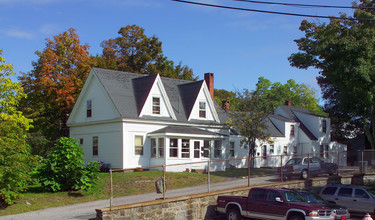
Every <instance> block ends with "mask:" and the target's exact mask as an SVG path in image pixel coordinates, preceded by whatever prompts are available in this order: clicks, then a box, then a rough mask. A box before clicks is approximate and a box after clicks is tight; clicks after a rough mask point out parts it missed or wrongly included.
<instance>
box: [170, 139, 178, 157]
mask: <svg viewBox="0 0 375 220" xmlns="http://www.w3.org/2000/svg"><path fill="white" fill-rule="evenodd" d="M169 142H170V143H169V157H177V156H178V146H177V144H178V139H176V138H171V139H170V141H169Z"/></svg>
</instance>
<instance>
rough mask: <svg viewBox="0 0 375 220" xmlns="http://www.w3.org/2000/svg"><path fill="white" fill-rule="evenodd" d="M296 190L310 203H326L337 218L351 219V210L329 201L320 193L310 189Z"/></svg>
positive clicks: (337, 219) (340, 219) (342, 219)
mask: <svg viewBox="0 0 375 220" xmlns="http://www.w3.org/2000/svg"><path fill="white" fill-rule="evenodd" d="M295 192H297V193H298V194H299V195H300V196H302V198H303V199H304V200H305V201H306V202H308V203H313V204H320V205H324V206H326V207H329V208H331V209H332V210H333V212H334V213H335V214H336V215H335V219H336V220H346V219H350V214H349V210H348V209H347V208H346V207H344V206H341V205H338V204H336V203H334V202H328V201H326V200H325V199H323V198H322V197H320V196H319V195H318V194H316V193H313V192H310V191H308V190H304V189H295Z"/></svg>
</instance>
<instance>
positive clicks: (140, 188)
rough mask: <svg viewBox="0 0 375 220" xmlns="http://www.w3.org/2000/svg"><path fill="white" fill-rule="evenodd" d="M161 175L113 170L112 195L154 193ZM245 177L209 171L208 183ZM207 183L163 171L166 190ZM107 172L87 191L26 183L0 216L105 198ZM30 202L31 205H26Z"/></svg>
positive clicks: (204, 178)
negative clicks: (49, 189) (48, 189)
mask: <svg viewBox="0 0 375 220" xmlns="http://www.w3.org/2000/svg"><path fill="white" fill-rule="evenodd" d="M275 172H276V171H275V170H274V169H251V175H252V176H253V175H267V174H274V173H275ZM161 176H163V172H161V171H144V172H127V173H123V172H121V173H116V172H115V173H113V196H114V197H121V196H129V195H137V194H144V193H150V192H155V181H156V180H157V179H158V178H159V177H161ZM244 176H247V169H246V168H243V169H227V170H226V171H220V172H211V175H210V178H211V179H210V181H211V183H214V182H220V181H226V180H228V177H229V178H240V177H244ZM206 183H207V175H206V174H199V173H189V172H170V173H166V184H167V190H169V189H177V188H183V187H188V186H196V185H201V184H206ZM109 197H110V178H109V173H100V174H99V180H98V182H97V184H96V185H95V186H94V187H93V188H91V189H90V190H88V191H86V192H85V191H77V192H56V193H51V192H42V191H41V188H40V186H39V185H33V186H30V187H29V188H28V189H27V191H26V192H24V193H23V194H22V197H21V198H20V199H18V200H17V201H16V203H15V204H14V205H12V206H9V207H7V208H1V209H0V216H5V215H12V214H18V213H22V212H30V211H35V210H40V209H45V208H51V207H57V206H65V205H71V204H76V203H82V202H89V201H94V200H101V199H109ZM26 203H30V204H31V205H27V204H26Z"/></svg>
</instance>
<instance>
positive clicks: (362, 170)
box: [361, 150, 365, 173]
mask: <svg viewBox="0 0 375 220" xmlns="http://www.w3.org/2000/svg"><path fill="white" fill-rule="evenodd" d="M364 151H365V150H362V167H361V173H363V172H364V169H363V153H364Z"/></svg>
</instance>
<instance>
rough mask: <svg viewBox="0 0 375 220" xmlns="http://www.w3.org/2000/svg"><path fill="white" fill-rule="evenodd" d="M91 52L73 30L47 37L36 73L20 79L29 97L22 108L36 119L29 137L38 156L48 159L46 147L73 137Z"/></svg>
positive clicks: (34, 65) (36, 62)
mask: <svg viewBox="0 0 375 220" xmlns="http://www.w3.org/2000/svg"><path fill="white" fill-rule="evenodd" d="M88 49H89V45H88V44H83V45H82V44H81V42H80V40H79V36H78V35H77V33H76V30H75V29H73V28H70V29H69V30H68V31H65V32H63V33H61V34H58V35H56V36H54V37H53V39H49V38H47V39H46V47H45V48H44V50H43V51H42V52H40V51H36V52H35V53H36V55H38V57H39V58H38V60H37V61H34V62H33V63H32V65H33V70H32V71H30V72H28V73H22V76H20V77H19V80H20V82H21V83H22V86H23V87H24V90H25V93H26V94H27V95H28V98H27V99H26V100H25V101H24V102H23V103H22V108H23V110H24V111H25V112H26V113H27V114H28V115H27V116H28V117H30V118H31V119H33V120H34V128H33V131H32V134H31V135H30V137H29V144H30V145H31V146H32V147H33V153H34V154H39V155H43V156H45V155H46V154H47V153H48V148H49V147H48V146H47V147H46V146H44V147H43V145H50V146H53V144H51V143H53V142H55V140H57V139H58V138H60V137H62V136H68V135H69V130H68V127H67V124H66V123H67V120H68V117H69V113H70V112H71V110H72V108H73V106H74V103H75V102H76V99H77V98H78V95H79V93H80V91H81V89H82V87H83V84H84V82H85V80H86V78H87V76H88V73H89V72H90V68H91V66H92V60H91V58H90V55H89V52H88ZM43 148H44V149H43ZM45 148H47V149H45Z"/></svg>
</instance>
